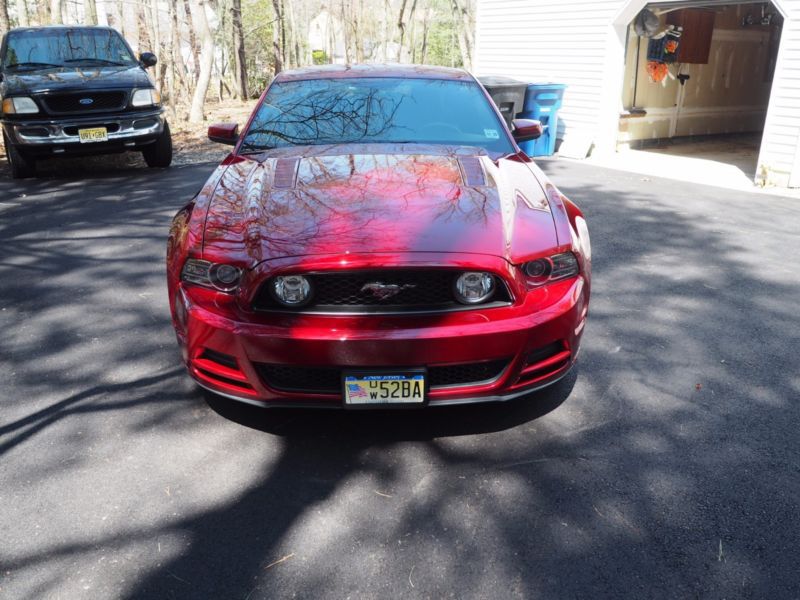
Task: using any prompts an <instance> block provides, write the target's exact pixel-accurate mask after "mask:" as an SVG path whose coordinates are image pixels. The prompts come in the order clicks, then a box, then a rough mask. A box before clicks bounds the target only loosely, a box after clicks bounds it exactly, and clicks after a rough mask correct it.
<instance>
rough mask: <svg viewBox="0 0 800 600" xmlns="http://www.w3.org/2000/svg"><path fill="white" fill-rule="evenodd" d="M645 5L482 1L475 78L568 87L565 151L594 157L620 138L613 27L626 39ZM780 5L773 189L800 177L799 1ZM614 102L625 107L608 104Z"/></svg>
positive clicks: (619, 72)
mask: <svg viewBox="0 0 800 600" xmlns="http://www.w3.org/2000/svg"><path fill="white" fill-rule="evenodd" d="M632 4H633V5H635V6H632ZM642 4H643V1H642V0H632V1H631V0H595V1H589V0H560V1H558V0H478V7H477V26H476V43H477V50H476V57H475V69H474V70H475V73H476V74H477V75H507V76H510V77H515V78H517V79H521V80H524V81H556V82H559V83H566V84H567V85H568V86H569V87H568V89H567V93H566V96H565V101H564V108H563V109H562V111H561V116H562V118H563V125H564V126H565V127H564V140H565V144H564V145H565V146H568V147H571V148H582V147H585V148H587V149H588V143H589V142H594V143H596V144H597V143H598V142H599V141H600V140H601V139H602V138H603V136H606V137H607V136H608V135H609V134H612V132H616V125H617V122H616V120H617V117H618V111H619V110H620V109H621V108H622V103H621V94H622V76H623V68H622V64H621V63H622V57H623V54H622V48H621V47H620V44H621V42H620V36H619V35H613V34H611V35H609V32H611V31H613V30H614V27H613V26H614V25H616V26H617V31H620V29H619V26H620V24H621V23H624V22H625V21H627V20H629V19H628V17H630V18H632V17H633V16H634V15H635V14H636V12H638V6H639V5H642ZM776 4H779V5H780V7H781V9H782V10H783V12H784V13H785V16H786V17H787V18H786V22H785V24H784V30H783V37H782V40H781V49H780V54H779V57H778V61H779V62H778V67H777V69H776V73H775V80H774V85H773V90H772V96H771V98H770V107H769V111H768V114H767V121H766V124H765V131H764V141H763V144H762V149H761V155H760V158H759V171H760V172H768V174H767V176H768V178H769V179H770V182H771V183H775V184H777V185H788V184H789V180H790V174H792V171H793V168H795V170H796V169H800V0H777V2H776ZM621 15H625V16H624V17H622V16H621ZM617 58H619V59H620V60H616V59H617ZM617 62H619V63H620V64H619V65H618V64H616V63H617ZM609 86H611V87H613V88H614V89H611V88H610V87H609ZM609 98H612V99H613V98H618V99H619V100H618V101H616V102H615V101H613V100H612V101H611V102H609V101H608V100H609ZM795 163H797V165H796V166H795ZM762 166H763V168H762ZM792 183H793V184H794V185H798V186H800V173H797V172H796V173H793V177H792Z"/></svg>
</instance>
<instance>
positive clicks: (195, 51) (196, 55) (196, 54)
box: [183, 0, 200, 79]
mask: <svg viewBox="0 0 800 600" xmlns="http://www.w3.org/2000/svg"><path fill="white" fill-rule="evenodd" d="M183 10H184V11H185V13H186V22H187V23H188V24H189V49H190V50H191V52H192V59H193V60H194V62H193V64H192V71H193V73H194V77H195V79H197V78H198V77H199V76H200V49H199V48H200V47H199V46H198V45H197V36H196V35H195V33H194V24H193V23H192V9H191V6H190V4H189V0H183Z"/></svg>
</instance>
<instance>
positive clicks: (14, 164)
mask: <svg viewBox="0 0 800 600" xmlns="http://www.w3.org/2000/svg"><path fill="white" fill-rule="evenodd" d="M3 144H4V145H5V147H6V160H8V166H9V167H11V177H13V178H14V179H25V178H27V177H34V176H35V175H36V161H35V160H34V159H33V158H31V157H29V156H26V155H25V154H24V153H23V152H22V151H21V150H19V149H18V148H17V147H16V146H15V145H14V144H12V143H11V141H10V140H9V139H8V136H7V135H6V134H5V132H3Z"/></svg>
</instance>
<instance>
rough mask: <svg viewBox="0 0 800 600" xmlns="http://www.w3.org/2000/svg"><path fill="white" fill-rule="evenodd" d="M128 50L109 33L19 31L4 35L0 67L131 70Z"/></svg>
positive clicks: (74, 30) (88, 30)
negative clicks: (128, 67)
mask: <svg viewBox="0 0 800 600" xmlns="http://www.w3.org/2000/svg"><path fill="white" fill-rule="evenodd" d="M133 64H136V59H135V58H134V57H133V56H132V53H131V50H130V48H128V45H127V44H126V43H125V41H124V40H123V39H122V37H121V36H120V35H119V34H118V33H117V32H116V31H112V30H109V29H81V28H75V29H67V28H54V29H21V30H17V31H12V32H11V33H9V34H8V43H7V46H6V52H5V56H4V57H3V67H4V68H6V69H17V70H23V69H32V70H33V69H45V68H51V67H64V66H67V67H73V66H104V65H111V66H115V65H120V66H123V65H124V66H131V65H133Z"/></svg>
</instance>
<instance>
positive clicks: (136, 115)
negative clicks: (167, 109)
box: [3, 108, 165, 156]
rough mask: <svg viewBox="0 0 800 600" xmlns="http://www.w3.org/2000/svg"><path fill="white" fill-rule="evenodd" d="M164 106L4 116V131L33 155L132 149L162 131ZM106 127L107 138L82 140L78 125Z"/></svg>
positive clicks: (92, 152) (144, 143) (151, 140)
mask: <svg viewBox="0 0 800 600" xmlns="http://www.w3.org/2000/svg"><path fill="white" fill-rule="evenodd" d="M164 123H165V118H164V109H163V108H158V109H148V110H145V111H136V112H127V113H120V114H110V115H92V116H86V117H83V116H82V117H62V118H50V119H41V118H39V119H25V120H17V119H6V120H4V121H3V127H4V128H5V132H6V135H7V136H8V137H9V139H11V140H12V141H13V142H14V143H15V144H17V145H18V146H19V147H20V148H21V149H23V150H24V151H25V152H27V153H29V154H32V155H34V156H47V155H54V154H55V155H58V154H95V153H102V152H115V151H123V150H134V149H136V148H139V147H141V146H146V145H147V144H150V143H152V142H154V141H155V140H156V139H157V138H158V136H160V135H161V133H162V132H163V131H164ZM95 127H105V128H106V129H107V130H108V141H106V142H93V143H83V144H82V143H81V142H80V137H79V135H78V130H79V129H88V128H95Z"/></svg>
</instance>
